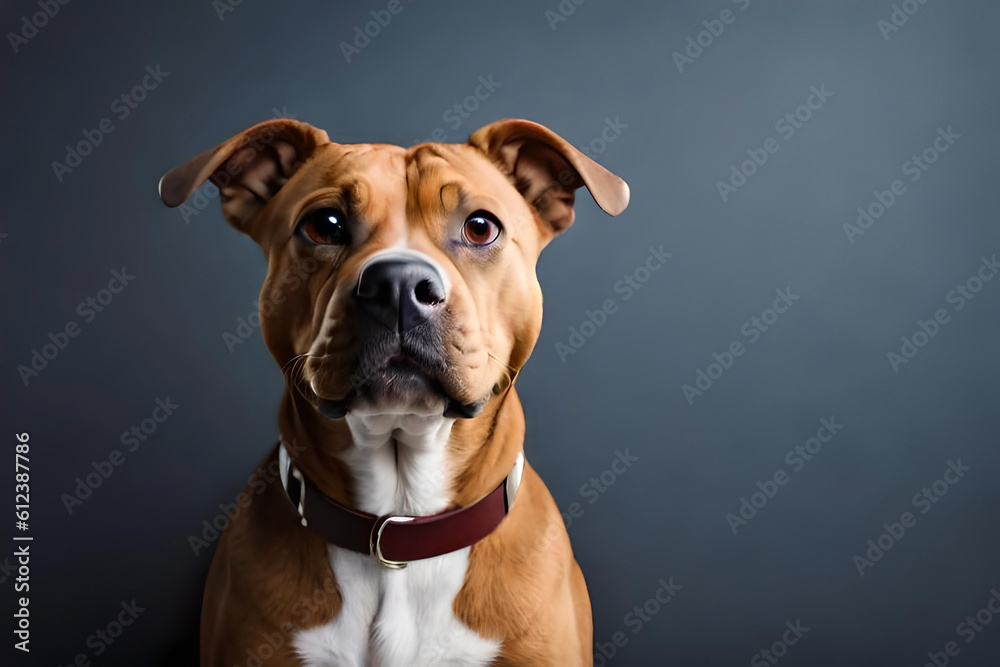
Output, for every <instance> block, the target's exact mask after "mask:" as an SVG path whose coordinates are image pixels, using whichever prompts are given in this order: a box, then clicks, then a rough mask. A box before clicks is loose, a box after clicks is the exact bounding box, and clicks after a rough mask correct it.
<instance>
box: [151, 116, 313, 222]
mask: <svg viewBox="0 0 1000 667" xmlns="http://www.w3.org/2000/svg"><path fill="white" fill-rule="evenodd" d="M328 143H330V138H329V137H328V136H327V134H326V132H324V131H323V130H320V129H317V128H315V127H313V126H312V125H309V124H308V123H302V122H299V121H297V120H291V119H288V118H275V119H273V120H269V121H265V122H263V123H258V124H257V125H254V126H253V127H251V128H248V129H246V130H243V131H242V132H240V133H239V134H237V135H236V136H233V137H230V138H229V139H228V140H227V141H225V142H223V143H221V144H219V145H218V146H216V147H215V148H212V149H210V150H207V151H205V152H204V153H202V154H200V155H196V156H195V157H193V158H191V159H190V160H188V161H187V162H185V163H183V164H181V165H178V166H176V167H174V168H173V169H171V170H170V171H168V172H167V173H166V174H164V175H163V178H161V179H160V185H159V190H160V199H162V200H163V203H164V204H166V205H167V206H170V207H174V206H180V205H181V204H183V203H184V201H185V200H186V199H187V198H188V197H190V196H191V195H192V194H193V193H194V191H195V190H196V189H197V188H198V187H199V186H201V184H202V183H204V182H205V181H206V180H211V181H212V183H213V184H215V185H216V186H217V187H218V188H219V194H220V199H221V200H222V214H223V216H225V218H226V220H227V221H229V224H231V225H232V226H233V227H235V228H236V229H238V230H240V231H241V232H244V233H246V234H250V231H251V227H252V226H251V224H250V223H251V222H252V221H253V219H254V217H255V216H256V215H257V213H258V212H259V211H260V210H261V209H262V208H263V207H264V206H265V205H266V204H267V202H268V201H270V199H271V198H272V197H273V196H274V195H275V194H276V193H277V192H278V190H280V189H281V187H282V186H283V185H284V184H285V183H286V182H287V181H288V179H289V178H291V177H292V175H293V174H294V173H295V172H296V171H298V169H299V167H301V166H302V163H304V162H305V161H306V160H308V159H309V156H310V155H312V153H313V151H314V150H315V149H316V148H317V147H318V146H322V145H324V144H328Z"/></svg>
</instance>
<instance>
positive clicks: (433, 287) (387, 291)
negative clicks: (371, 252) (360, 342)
mask: <svg viewBox="0 0 1000 667" xmlns="http://www.w3.org/2000/svg"><path fill="white" fill-rule="evenodd" d="M444 297H445V293H444V284H443V282H442V281H441V276H440V274H439V273H438V272H437V269H435V268H434V267H433V266H431V265H430V264H429V263H428V262H425V261H423V260H421V259H411V258H406V259H390V258H386V259H381V260H376V261H374V262H372V263H370V264H368V265H367V266H366V267H365V268H364V269H363V270H362V272H361V278H360V279H359V280H358V289H357V292H356V293H355V298H356V300H357V303H358V306H360V307H361V309H362V310H363V311H364V312H366V313H368V315H370V316H372V317H373V318H374V319H375V320H376V321H377V322H379V323H381V324H382V325H384V326H385V327H386V328H387V329H389V330H391V331H396V332H398V333H406V332H408V331H411V330H413V329H415V328H416V327H418V326H420V325H422V324H424V323H426V322H427V321H428V320H429V319H430V318H431V316H432V315H433V314H434V312H435V311H436V310H437V307H438V306H439V305H441V304H442V303H444Z"/></svg>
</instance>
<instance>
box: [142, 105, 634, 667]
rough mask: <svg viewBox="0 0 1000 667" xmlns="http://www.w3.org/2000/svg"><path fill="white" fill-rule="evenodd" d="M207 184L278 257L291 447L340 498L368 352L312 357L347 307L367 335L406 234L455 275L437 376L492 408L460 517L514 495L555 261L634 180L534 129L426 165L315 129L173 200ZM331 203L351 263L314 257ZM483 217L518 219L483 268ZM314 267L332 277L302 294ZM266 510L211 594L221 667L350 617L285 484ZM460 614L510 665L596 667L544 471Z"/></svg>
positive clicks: (184, 180) (334, 345)
mask: <svg viewBox="0 0 1000 667" xmlns="http://www.w3.org/2000/svg"><path fill="white" fill-rule="evenodd" d="M206 178H212V180H213V181H215V182H216V183H218V184H219V185H220V191H221V193H222V199H223V213H224V215H225V216H226V218H227V220H229V222H230V223H231V224H233V226H235V227H236V228H237V229H239V230H240V231H243V232H245V233H247V234H249V235H250V236H251V237H253V238H254V240H256V241H257V242H258V243H259V244H260V246H261V248H262V249H263V250H264V253H265V255H266V257H267V260H268V269H269V270H268V275H267V279H266V280H265V283H264V286H263V288H262V291H261V303H262V307H261V310H262V312H261V329H262V332H263V336H264V340H265V342H266V344H267V346H268V349H269V350H270V351H271V353H272V355H273V356H274V358H275V360H276V361H277V362H278V364H279V365H281V366H282V368H283V369H284V370H285V373H286V378H287V379H288V381H289V387H288V390H287V391H286V392H285V396H284V399H283V401H282V406H281V410H280V412H279V426H280V430H281V434H282V439H283V441H284V442H286V443H291V444H292V445H293V446H294V447H301V452H300V453H299V454H298V456H297V458H296V461H295V463H296V466H298V467H299V469H301V470H302V471H303V472H304V473H305V475H306V476H307V477H309V478H310V479H311V480H312V481H313V482H314V483H315V484H316V485H317V486H318V487H319V488H320V489H321V490H322V491H323V492H324V493H326V494H327V495H328V496H330V497H331V498H334V499H335V500H337V501H338V502H340V503H343V504H345V505H348V506H351V505H352V497H353V492H354V489H352V484H353V483H354V482H353V480H352V477H351V474H350V470H348V469H347V467H346V466H345V464H344V463H342V461H341V460H340V458H338V454H339V453H340V452H343V451H344V450H346V449H347V448H349V447H351V446H352V440H351V435H350V432H349V430H348V428H347V426H346V424H345V423H344V421H343V420H331V419H328V418H326V417H323V416H321V415H320V414H319V413H318V412H317V410H316V408H315V402H316V400H317V397H318V396H321V397H323V398H325V399H341V398H343V397H346V396H348V395H349V392H350V391H351V387H352V385H351V378H350V375H351V372H352V371H353V370H354V363H355V359H356V356H357V351H358V341H357V340H355V336H354V334H353V332H352V328H351V327H350V326H346V325H345V326H338V327H333V329H332V332H330V336H329V338H328V340H326V342H325V344H324V348H325V349H324V350H323V351H322V353H321V354H318V355H316V356H317V357H319V358H301V359H297V357H298V356H299V355H302V354H303V353H304V352H306V351H308V350H309V349H310V346H311V345H312V344H313V341H315V340H317V338H318V337H320V335H321V332H322V331H323V327H324V322H325V321H326V320H327V316H328V312H327V305H328V304H332V306H330V311H329V314H331V315H332V317H334V318H336V319H337V320H338V321H343V322H349V321H350V318H351V305H350V304H351V298H350V297H351V290H352V288H353V286H354V285H356V284H357V281H358V272H359V269H360V267H361V266H362V265H363V264H364V262H365V260H366V259H367V258H368V257H370V256H371V255H372V253H374V252H376V251H377V250H380V249H383V248H388V247H391V246H393V245H394V244H396V243H397V242H398V241H399V240H401V239H403V238H405V239H406V244H407V247H409V248H412V249H414V250H417V251H420V252H423V253H425V254H426V255H428V256H430V257H432V258H433V259H434V260H435V261H437V263H438V264H439V265H440V266H442V267H444V269H445V271H446V272H447V274H448V278H449V280H450V282H451V284H452V288H451V292H450V294H449V296H448V300H447V317H448V322H449V327H448V338H447V340H446V347H447V348H448V349H447V354H448V361H449V363H448V371H447V372H446V373H443V374H442V375H441V377H438V378H437V380H438V381H439V382H440V383H441V385H442V386H443V387H444V388H445V389H446V390H447V391H448V393H449V395H451V396H453V397H455V398H458V399H461V401H463V402H473V401H475V400H479V399H482V398H488V402H487V403H486V407H485V408H484V409H483V411H482V413H480V414H479V415H478V416H476V417H475V418H472V419H464V420H463V419H460V420H457V421H456V422H455V424H454V426H453V429H452V433H451V438H450V441H449V443H448V458H449V460H450V463H451V467H450V469H451V470H452V471H453V475H452V478H451V479H450V480H449V482H450V488H451V489H452V502H451V505H452V506H462V505H468V504H470V503H473V502H475V501H476V500H478V499H479V498H481V497H483V496H484V495H486V493H488V492H489V491H490V490H492V489H493V488H495V487H496V485H497V484H498V483H499V482H500V481H501V480H502V479H503V477H504V476H505V474H506V472H507V471H509V470H510V468H511V466H512V464H513V462H514V459H515V458H516V456H517V454H518V452H520V451H521V450H522V446H523V440H524V417H523V413H522V410H521V405H520V402H519V400H518V397H517V393H516V391H515V390H514V388H513V381H514V378H515V377H516V374H517V372H518V371H519V370H520V368H521V367H522V365H523V364H524V363H525V361H526V360H527V358H528V356H529V355H530V353H531V350H532V348H533V346H534V344H535V341H536V339H537V337H538V333H539V330H540V328H541V318H542V294H541V290H540V288H539V286H538V282H537V280H536V278H535V262H536V260H537V258H538V255H539V253H540V252H541V250H542V249H543V248H544V247H545V245H546V244H547V243H548V242H549V241H551V240H552V238H554V237H555V236H556V235H557V234H558V233H559V232H561V231H562V230H564V229H566V228H567V227H568V226H569V225H570V224H571V223H572V222H573V218H574V212H573V197H574V194H573V192H574V190H575V189H576V188H577V187H580V186H581V185H586V186H587V187H588V188H589V189H590V191H591V194H592V195H593V196H594V198H595V199H596V200H597V201H598V203H599V204H601V206H602V207H603V208H604V209H605V210H606V211H608V212H609V213H612V214H617V213H619V212H620V211H621V210H622V209H624V207H625V205H626V204H627V201H628V189H627V187H626V186H625V185H624V182H622V181H621V180H620V179H618V178H617V177H615V176H613V175H612V174H610V173H609V172H607V171H605V170H604V169H603V168H601V167H600V166H599V165H597V164H596V163H594V162H592V161H591V160H589V159H588V158H586V157H585V156H583V155H582V154H581V153H579V151H577V150H576V149H575V148H573V147H572V146H570V145H569V144H568V143H566V142H565V141H564V140H563V139H561V138H560V137H558V136H557V135H555V134H554V133H552V132H551V131H549V130H547V129H545V128H543V127H541V126H538V125H535V124H533V123H528V122H526V121H501V122H498V123H494V124H493V125H490V126H487V127H486V128H483V129H482V130H480V131H478V132H476V133H475V134H474V135H473V136H472V137H471V138H470V142H469V144H467V145H450V144H424V145H421V146H417V147H414V148H411V149H408V150H407V149H403V148H399V147H396V146H387V145H377V144H374V145H347V146H345V145H340V144H336V143H332V142H330V141H329V139H328V138H327V136H326V133H325V132H323V131H322V130H317V129H315V128H312V127H310V126H308V125H305V124H303V123H298V122H295V121H289V120H277V121H271V122H269V123H264V124H261V125H259V126H256V127H254V128H251V129H250V130H247V131H246V132H244V133H241V134H240V135H237V136H236V137H234V138H233V139H231V140H229V141H228V142H226V143H225V144H222V145H221V146H219V147H218V148H216V149H214V150H212V151H208V152H206V153H203V154H202V155H200V156H198V157H196V158H194V159H192V160H191V161H189V162H187V163H185V164H184V165H181V166H180V167H178V168H177V169H175V170H173V171H171V172H170V173H168V174H167V175H166V176H165V177H164V179H163V181H162V182H161V196H162V197H163V199H164V201H165V202H166V203H168V204H169V205H177V204H179V203H181V202H183V201H184V199H186V197H187V196H189V195H190V194H191V192H192V191H193V190H194V189H195V188H196V187H198V185H199V184H200V183H201V182H203V181H204V180H205V179H206ZM320 204H322V205H336V206H337V207H338V208H341V209H342V210H344V211H345V213H347V214H348V216H349V217H350V218H351V220H352V221H354V222H353V224H354V225H355V227H354V229H353V241H352V243H351V247H350V249H349V251H348V250H347V249H345V248H343V247H338V248H332V247H321V248H315V249H308V251H307V249H306V248H304V246H303V244H302V243H301V242H299V241H298V240H297V239H296V238H295V236H294V230H295V227H296V224H297V222H298V220H299V219H300V217H301V215H302V214H303V213H304V212H306V211H307V210H312V209H314V208H316V207H317V206H319V205H320ZM477 209H488V210H490V211H492V212H493V213H494V214H496V216H497V217H498V218H499V219H500V220H501V221H502V224H503V243H502V244H500V243H499V241H498V246H497V247H496V248H492V249H491V250H490V252H489V253H482V254H469V253H468V252H467V250H464V249H462V248H458V249H455V248H454V247H453V246H451V245H449V243H450V241H449V239H450V238H452V237H453V236H454V231H455V227H454V225H455V224H461V220H462V219H463V218H464V216H466V215H468V214H469V213H470V212H471V211H473V210H477ZM456 221H458V222H457V223H456ZM310 257H312V258H313V260H314V269H313V270H312V271H311V272H310V273H309V274H308V275H307V276H305V278H304V279H302V280H299V281H297V283H295V282H290V281H287V280H286V277H287V276H289V275H291V274H295V273H296V268H297V267H299V266H301V264H302V263H303V262H304V261H306V260H308V259H309V258H310ZM294 447H293V449H294ZM275 457H276V453H275V452H272V453H271V455H270V456H269V457H268V459H267V460H266V461H265V464H271V465H273V461H274V459H275ZM247 494H248V495H250V496H251V497H252V498H253V500H252V502H251V504H250V506H249V507H248V508H247V509H246V510H245V511H242V512H241V513H240V514H239V515H238V516H236V517H234V518H233V520H232V521H231V523H230V526H229V527H228V528H227V530H226V531H225V533H224V535H223V537H222V540H221V542H220V544H219V547H218V550H217V552H216V555H215V559H214V561H213V563H212V567H211V571H210V573H209V577H208V582H207V584H206V588H205V598H204V605H203V611H202V624H201V633H202V655H201V659H202V664H203V665H205V666H206V667H216V666H223V665H224V666H226V667H230V666H231V665H234V664H247V662H248V661H250V660H251V657H252V656H256V657H257V658H258V659H261V660H262V662H263V664H266V665H298V664H299V661H298V659H297V658H296V657H295V656H294V653H293V652H292V650H291V648H290V645H291V641H292V637H293V636H294V634H295V633H296V632H297V631H298V630H301V629H306V628H311V627H315V626H318V625H321V624H325V623H328V622H329V621H330V620H332V619H333V618H335V617H336V615H337V614H338V612H339V610H340V605H341V600H340V593H339V590H338V588H337V584H336V574H335V573H334V572H332V571H331V568H330V561H329V558H328V555H327V548H326V545H325V544H324V543H323V541H322V540H321V539H320V538H319V537H318V536H317V535H316V534H314V533H313V532H311V531H310V530H309V529H307V528H304V527H302V526H301V525H300V524H299V522H298V517H297V515H296V514H295V513H294V511H293V510H292V509H291V507H290V505H289V503H288V502H287V500H286V498H284V497H283V494H284V490H283V489H282V487H281V484H280V482H277V481H274V482H272V483H270V484H268V486H267V488H266V490H264V491H263V492H261V493H260V494H256V495H255V494H254V493H253V491H252V490H251V489H250V488H249V487H248V490H247ZM453 610H454V613H455V615H456V616H457V617H458V618H459V619H461V620H462V621H463V622H464V623H466V624H467V625H468V627H470V628H471V629H473V630H474V631H476V632H477V633H479V634H480V635H481V636H483V637H487V638H493V639H499V640H501V641H502V648H501V653H500V655H499V657H498V659H497V661H496V664H499V665H589V664H591V642H592V639H591V635H592V624H591V612H590V601H589V598H588V595H587V589H586V584H585V582H584V579H583V575H582V573H581V571H580V568H579V566H578V565H577V563H576V561H575V560H574V558H573V553H572V550H571V547H570V544H569V538H568V535H567V534H566V530H565V528H564V526H563V522H562V517H561V516H560V513H559V511H558V509H557V507H556V505H555V502H554V501H553V499H552V497H551V495H550V494H549V492H548V490H547V489H546V488H545V485H544V484H543V482H542V481H541V479H540V478H539V477H538V475H537V474H536V473H535V471H534V470H533V469H532V468H531V467H530V465H526V466H525V469H524V477H523V481H522V484H521V488H520V490H519V493H518V496H517V502H516V504H515V505H514V508H513V510H512V511H511V513H510V514H509V515H508V517H507V518H506V519H505V520H504V521H503V523H502V524H501V525H500V527H499V528H498V529H497V530H495V531H494V532H493V533H492V534H490V535H489V536H488V537H487V538H485V539H484V540H482V541H481V542H479V543H477V544H475V545H474V546H473V547H472V549H471V553H470V557H469V565H468V570H467V573H466V579H465V584H464V586H463V588H462V589H461V592H460V593H459V595H458V596H457V597H456V599H455V601H454V604H453ZM275 644H278V645H279V646H278V648H277V650H272V649H271V647H272V646H274V645H275ZM272 653H273V655H271V654H272Z"/></svg>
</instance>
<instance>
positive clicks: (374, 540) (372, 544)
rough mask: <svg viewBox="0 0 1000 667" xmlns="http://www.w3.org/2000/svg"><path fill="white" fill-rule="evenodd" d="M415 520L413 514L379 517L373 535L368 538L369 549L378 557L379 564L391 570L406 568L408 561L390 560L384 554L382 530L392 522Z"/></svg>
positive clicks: (373, 528)
mask: <svg viewBox="0 0 1000 667" xmlns="http://www.w3.org/2000/svg"><path fill="white" fill-rule="evenodd" d="M410 521H413V517H412V516H395V515H389V514H387V515H386V516H383V517H379V519H378V521H376V522H375V524H374V525H373V526H372V532H371V535H370V536H369V538H368V549H369V551H370V553H371V555H372V556H374V557H375V558H376V559H378V562H379V564H380V565H381V566H382V567H384V568H387V569H389V570H402V569H404V568H406V565H407V561H398V560H389V559H387V558H386V557H385V556H383V555H382V531H384V530H385V527H386V526H387V525H389V524H390V523H408V522H410Z"/></svg>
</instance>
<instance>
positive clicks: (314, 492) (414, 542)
mask: <svg viewBox="0 0 1000 667" xmlns="http://www.w3.org/2000/svg"><path fill="white" fill-rule="evenodd" d="M278 464H279V469H280V472H281V485H282V486H283V487H284V489H285V493H286V495H287V497H288V499H289V500H290V502H291V503H292V505H293V506H295V508H296V511H297V512H298V514H299V516H301V517H302V525H303V526H307V527H308V528H310V529H311V530H313V531H314V532H316V533H318V534H319V535H320V536H321V537H322V538H323V539H324V540H326V541H327V542H328V543H330V544H334V545H336V546H338V547H341V548H343V549H350V550H351V551H356V552H358V553H363V554H370V555H371V556H372V557H374V558H375V559H377V560H378V562H379V563H381V564H382V565H383V566H385V567H387V568H390V569H394V570H398V569H402V568H404V567H406V564H407V563H408V562H410V561H414V560H423V559H425V558H434V557H435V556H442V555H444V554H447V553H451V552H453V551H458V550H459V549H464V548H465V547H469V546H472V545H473V544H475V543H476V542H478V541H479V540H481V539H483V538H484V537H486V536H487V535H489V534H490V533H492V532H493V531H494V530H495V529H496V527H497V526H499V525H500V522H501V521H503V520H504V518H505V517H506V516H507V514H508V513H509V512H510V510H511V507H513V506H514V497H515V496H516V495H517V490H518V488H519V487H520V485H521V474H522V472H523V471H524V455H523V454H522V453H521V452H518V454H517V460H516V461H515V462H514V467H513V468H511V471H510V473H509V474H508V475H507V477H506V478H504V480H503V481H502V482H500V485H499V486H497V487H496V488H495V489H493V491H491V492H490V493H489V494H487V495H486V496H485V497H483V498H480V499H479V500H477V501H476V502H474V503H472V504H471V505H467V506H466V507H458V508H456V509H452V510H448V511H446V512H442V513H441V514H434V515H432V516H404V515H397V514H387V515H385V516H375V515H374V514H368V513H366V512H358V511H356V510H353V509H350V508H349V507H345V506H344V505H341V504H340V503H338V502H337V501H335V500H333V499H332V498H330V497H329V496H327V495H325V494H324V493H323V492H322V491H320V490H319V489H318V488H317V487H316V485H315V484H313V483H312V481H310V480H309V479H307V478H306V477H305V476H304V475H303V474H302V471H300V470H299V469H298V468H296V467H295V466H294V465H293V464H292V459H291V457H290V456H289V455H288V450H286V449H285V445H284V444H283V443H282V444H279V445H278Z"/></svg>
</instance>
